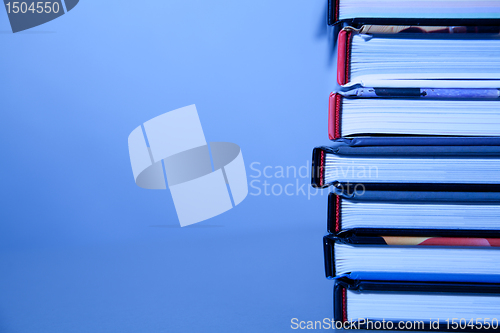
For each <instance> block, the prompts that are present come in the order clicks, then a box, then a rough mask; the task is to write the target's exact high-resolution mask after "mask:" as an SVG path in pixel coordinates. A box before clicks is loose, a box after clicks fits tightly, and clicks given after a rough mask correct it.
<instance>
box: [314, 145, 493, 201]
mask: <svg viewBox="0 0 500 333" xmlns="http://www.w3.org/2000/svg"><path fill="white" fill-rule="evenodd" d="M364 139H365V140H364V141H365V142H368V141H370V138H364ZM417 140H418V139H417ZM497 140H498V139H493V140H492V145H482V146H474V145H449V146H447V145H443V143H441V142H440V139H439V138H437V139H434V141H433V140H426V141H427V143H428V144H429V145H426V146H423V145H422V146H417V145H413V146H411V145H408V143H409V142H411V139H410V140H406V139H405V138H401V139H400V142H401V145H393V146H370V145H366V146H356V145H350V144H349V143H348V142H346V141H342V140H340V141H338V142H333V145H332V146H330V147H318V148H315V149H314V150H313V157H312V170H311V171H312V172H311V184H312V186H313V187H320V188H323V187H328V186H330V185H335V186H337V187H341V186H343V185H346V184H356V186H358V185H359V186H360V187H361V189H362V190H363V191H371V190H378V191H381V190H386V191H387V190H397V191H415V190H417V191H418V190H420V191H422V190H426V191H438V190H444V191H470V192H499V191H500V173H499V172H498V170H500V146H498V145H496V143H497ZM381 141H383V140H381ZM390 141H393V142H394V140H390ZM444 141H445V143H447V142H446V140H444ZM451 141H453V140H451ZM478 141H481V140H478ZM350 142H351V143H352V142H355V141H350ZM432 142H434V145H432ZM473 142H475V141H474V140H470V144H472V143H473ZM405 143H406V145H404V144H405ZM493 144H495V145H493Z"/></svg>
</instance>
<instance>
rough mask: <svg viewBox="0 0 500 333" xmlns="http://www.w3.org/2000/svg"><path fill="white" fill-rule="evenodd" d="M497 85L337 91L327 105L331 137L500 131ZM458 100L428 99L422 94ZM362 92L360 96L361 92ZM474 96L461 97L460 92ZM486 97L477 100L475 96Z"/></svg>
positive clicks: (488, 133) (456, 134)
mask: <svg viewBox="0 0 500 333" xmlns="http://www.w3.org/2000/svg"><path fill="white" fill-rule="evenodd" d="M499 92H500V90H498V89H419V88H406V89H377V88H371V89H356V92H353V94H355V95H356V97H364V96H366V95H367V94H369V95H368V96H370V97H372V95H376V96H379V97H391V96H396V97H401V96H405V95H406V97H405V98H346V97H343V96H342V94H340V93H332V94H330V98H329V106H328V135H329V138H330V140H334V139H339V138H340V137H350V136H359V135H441V136H444V135H446V136H500V113H499V112H498V108H499V106H500V99H499V98H498V96H500V95H499ZM433 93H434V94H435V95H436V96H437V97H444V96H443V95H446V96H449V97H452V98H453V97H455V99H445V98H442V99H436V100H434V99H432V100H430V99H428V100H424V99H423V97H420V96H421V95H422V94H425V96H429V95H431V94H433ZM360 95H361V96H360ZM458 96H462V97H464V98H469V99H466V100H460V99H457V98H456V97H458ZM474 96H476V97H483V98H485V99H478V98H476V99H473V97H474Z"/></svg>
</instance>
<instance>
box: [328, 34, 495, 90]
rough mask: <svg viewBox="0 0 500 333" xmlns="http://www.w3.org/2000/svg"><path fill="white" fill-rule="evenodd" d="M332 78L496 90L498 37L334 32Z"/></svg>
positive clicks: (403, 85) (375, 84) (386, 85)
mask: <svg viewBox="0 0 500 333" xmlns="http://www.w3.org/2000/svg"><path fill="white" fill-rule="evenodd" d="M337 44H338V49H337V52H338V54H337V82H338V84H339V85H341V86H343V87H345V88H347V87H352V86H358V85H359V86H363V87H377V88H378V87H382V88H420V87H426V88H499V87H500V60H499V58H498V56H497V55H498V54H499V53H500V38H499V37H498V35H495V36H491V35H487V36H485V35H484V34H482V35H477V34H476V35H474V38H470V36H469V35H464V34H458V35H452V34H432V35H429V34H419V33H416V34H395V35H389V34H384V35H366V34H359V33H356V32H355V31H354V30H353V29H350V28H344V29H342V30H341V31H340V32H339V35H338V42H337Z"/></svg>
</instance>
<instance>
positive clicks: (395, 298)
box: [328, 278, 500, 331]
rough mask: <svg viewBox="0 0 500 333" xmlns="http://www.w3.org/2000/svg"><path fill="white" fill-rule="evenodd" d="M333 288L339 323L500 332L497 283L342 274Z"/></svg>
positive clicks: (363, 326)
mask: <svg viewBox="0 0 500 333" xmlns="http://www.w3.org/2000/svg"><path fill="white" fill-rule="evenodd" d="M333 293H334V315H333V325H336V328H350V329H371V330H375V329H376V330H382V329H387V330H393V329H394V330H418V331H421V330H427V331H476V330H477V331H482V330H484V331H495V330H498V328H499V326H500V325H499V321H500V318H499V315H498V314H499V313H500V285H498V284H491V283H451V282H450V283H442V282H414V281H409V282H405V283H397V282H381V281H371V280H367V281H357V280H352V279H348V278H340V279H337V280H336V281H335V286H334V292H333ZM375 305H376V306H375ZM328 324H330V326H331V325H332V323H328Z"/></svg>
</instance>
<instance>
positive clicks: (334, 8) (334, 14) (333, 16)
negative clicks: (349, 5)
mask: <svg viewBox="0 0 500 333" xmlns="http://www.w3.org/2000/svg"><path fill="white" fill-rule="evenodd" d="M339 1H340V0H329V1H328V24H329V25H334V24H336V23H338V21H339Z"/></svg>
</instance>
